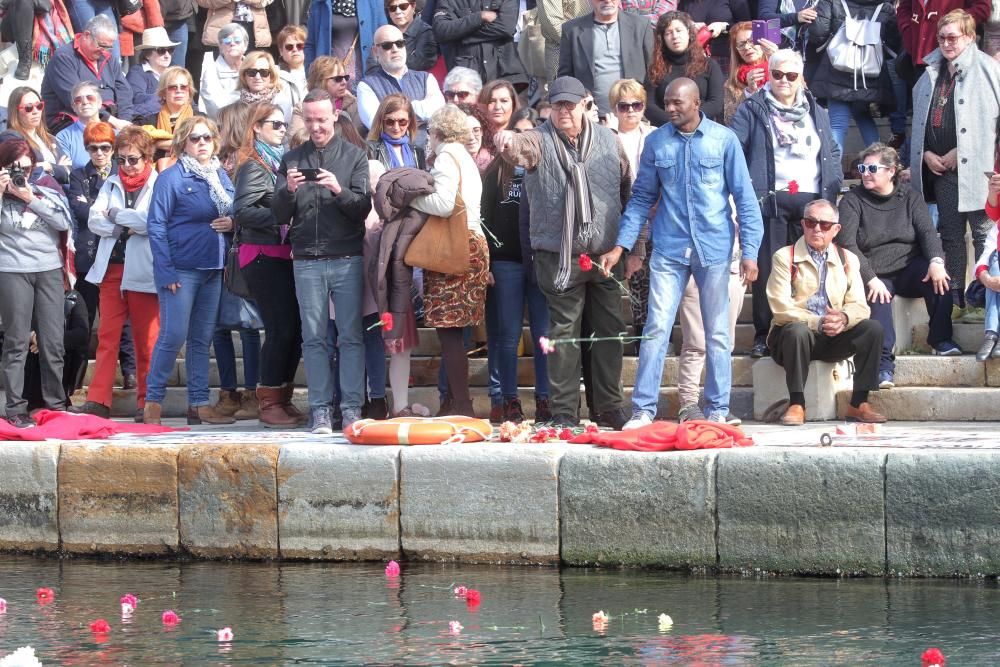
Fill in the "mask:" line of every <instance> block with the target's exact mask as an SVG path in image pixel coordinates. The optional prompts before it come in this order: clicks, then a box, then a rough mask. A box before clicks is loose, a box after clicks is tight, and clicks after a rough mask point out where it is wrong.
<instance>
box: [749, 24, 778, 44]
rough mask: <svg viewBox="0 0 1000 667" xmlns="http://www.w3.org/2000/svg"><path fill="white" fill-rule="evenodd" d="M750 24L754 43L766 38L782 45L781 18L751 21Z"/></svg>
mask: <svg viewBox="0 0 1000 667" xmlns="http://www.w3.org/2000/svg"><path fill="white" fill-rule="evenodd" d="M750 24H751V33H752V36H753V37H752V38H753V42H754V44H759V43H760V40H762V39H766V40H770V41H772V42H774V43H775V44H778V45H779V46H780V45H781V19H770V20H767V21H751V22H750Z"/></svg>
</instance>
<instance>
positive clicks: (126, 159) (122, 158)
mask: <svg viewBox="0 0 1000 667" xmlns="http://www.w3.org/2000/svg"><path fill="white" fill-rule="evenodd" d="M141 159H142V156H141V155H119V156H118V157H116V158H115V160H117V161H118V164H127V165H129V166H130V167H134V166H135V165H137V164H139V160H141Z"/></svg>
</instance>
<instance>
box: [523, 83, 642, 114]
mask: <svg viewBox="0 0 1000 667" xmlns="http://www.w3.org/2000/svg"><path fill="white" fill-rule="evenodd" d="M626 97H630V98H633V99H636V100H639V101H640V102H642V103H643V104H645V103H646V89H645V88H644V87H643V85H642V84H641V83H639V82H638V81H636V80H635V79H618V80H617V81H615V83H614V85H612V86H611V90H610V91H608V103H609V104H610V105H611V109H612V110H614V107H615V106H616V105H617V104H618V103H619V102H621V101H622V100H623V99H625V98H626ZM512 116H513V114H512Z"/></svg>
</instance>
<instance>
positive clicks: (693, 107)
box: [663, 77, 701, 132]
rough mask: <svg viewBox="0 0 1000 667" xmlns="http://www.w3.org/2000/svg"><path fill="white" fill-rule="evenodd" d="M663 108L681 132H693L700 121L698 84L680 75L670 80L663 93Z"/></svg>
mask: <svg viewBox="0 0 1000 667" xmlns="http://www.w3.org/2000/svg"><path fill="white" fill-rule="evenodd" d="M663 110H664V111H666V112H667V116H668V117H669V118H670V122H671V124H672V125H673V126H674V127H675V128H677V129H678V130H679V131H681V132H694V131H695V128H697V127H698V123H700V122H701V93H700V92H698V84H696V83H695V82H694V81H692V80H691V79H686V78H684V77H681V78H680V79H675V80H674V81H671V82H670V85H669V86H667V90H666V92H665V93H664V94H663Z"/></svg>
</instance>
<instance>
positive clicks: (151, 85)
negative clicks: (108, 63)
mask: <svg viewBox="0 0 1000 667" xmlns="http://www.w3.org/2000/svg"><path fill="white" fill-rule="evenodd" d="M178 45H179V42H172V41H170V37H169V36H168V35H167V31H166V29H165V28H147V29H146V30H144V31H143V33H142V43H141V44H139V46H137V47H135V50H136V52H137V53H138V54H139V56H138V60H139V62H138V63H136V64H135V65H133V66H132V67H129V68H128V74H126V75H125V80H126V81H128V84H129V85H130V86H132V109H133V110H134V111H135V115H137V116H148V115H150V114H155V113H156V112H158V111H159V110H160V97H159V95H158V93H157V90H158V88H159V83H160V78H161V77H162V76H163V73H164V72H166V71H167V69H168V68H169V67H170V65H171V59H172V58H173V57H174V48H176V47H177V46H178Z"/></svg>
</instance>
